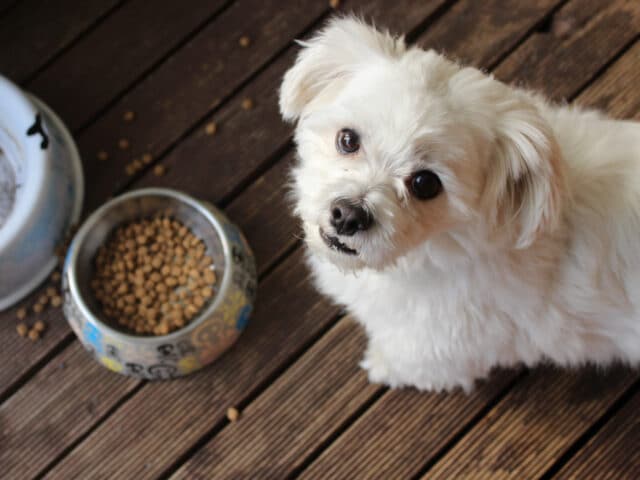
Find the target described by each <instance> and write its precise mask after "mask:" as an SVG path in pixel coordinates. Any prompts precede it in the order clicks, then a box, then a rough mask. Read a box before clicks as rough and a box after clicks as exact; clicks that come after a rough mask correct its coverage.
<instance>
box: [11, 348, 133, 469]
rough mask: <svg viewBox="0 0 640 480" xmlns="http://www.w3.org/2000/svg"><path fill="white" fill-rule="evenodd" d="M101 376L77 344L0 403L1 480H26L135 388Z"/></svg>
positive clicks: (102, 371)
mask: <svg viewBox="0 0 640 480" xmlns="http://www.w3.org/2000/svg"><path fill="white" fill-rule="evenodd" d="M136 384H137V382H136V381H135V380H133V379H126V378H125V377H121V376H117V375H105V369H104V367H102V366H100V365H99V364H98V363H97V362H94V361H92V360H91V359H90V357H89V355H88V354H87V353H86V352H85V351H84V349H82V347H81V346H80V344H79V343H78V342H76V343H74V345H72V346H71V348H68V349H66V350H65V351H64V352H63V353H62V354H60V355H59V356H57V357H56V358H55V359H54V360H53V361H51V362H49V364H47V366H46V367H45V368H43V369H42V370H41V371H40V372H38V375H36V377H35V378H34V379H33V381H31V382H29V384H28V385H26V386H25V387H24V388H22V389H20V390H19V391H18V393H16V394H15V395H14V396H12V397H11V398H10V399H9V400H8V401H6V402H5V403H3V404H2V405H0V419H2V420H1V421H0V445H1V446H2V447H1V448H0V469H1V470H2V476H3V478H32V477H34V476H35V475H37V474H38V473H39V472H40V470H41V469H42V468H43V467H44V466H46V464H47V463H48V462H49V461H51V459H53V458H55V457H56V456H57V455H59V454H60V453H61V452H62V451H63V450H64V449H65V448H66V446H67V445H69V444H70V443H71V442H72V441H73V440H74V439H76V438H77V437H78V436H79V435H81V434H83V433H85V432H86V431H87V429H88V428H89V427H91V425H93V424H94V423H95V422H96V421H98V420H99V419H100V418H101V417H102V416H104V415H105V414H106V413H107V411H108V410H109V409H110V408H111V407H112V406H113V404H114V403H115V400H117V399H118V398H121V397H123V396H124V395H126V394H127V393H129V392H130V391H131V389H132V388H134V387H135V385H136Z"/></svg>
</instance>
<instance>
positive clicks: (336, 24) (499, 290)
mask: <svg viewBox="0 0 640 480" xmlns="http://www.w3.org/2000/svg"><path fill="white" fill-rule="evenodd" d="M301 45H302V47H303V49H302V51H301V52H300V54H299V55H298V58H297V60H296V63H295V65H294V66H293V67H292V68H291V69H290V70H289V71H288V72H287V74H286V76H285V77H284V81H283V83H282V87H281V91H280V109H281V112H282V115H283V117H284V118H285V119H286V120H289V121H295V120H297V121H298V123H297V128H296V132H295V141H296V144H297V147H298V157H299V158H298V162H297V165H296V166H295V167H294V170H293V197H294V200H295V205H296V208H295V212H296V214H297V215H298V216H299V217H300V218H301V219H302V222H303V225H304V230H305V237H306V243H307V246H308V251H309V263H310V265H311V268H312V271H313V274H314V278H315V280H316V283H317V285H318V286H319V288H320V289H321V290H322V291H323V292H324V293H326V294H327V295H329V296H330V297H331V298H333V299H334V300H335V301H336V302H338V303H340V304H344V305H346V306H347V307H348V309H349V310H350V311H351V312H352V313H353V314H354V315H355V317H356V318H357V319H358V321H359V322H360V323H361V324H362V325H363V326H364V328H365V329H366V332H367V334H368V338H369V345H368V348H367V352H366V354H365V358H364V361H363V362H362V366H363V367H364V368H365V369H366V370H367V371H368V373H369V378H370V380H371V381H374V382H383V383H386V384H388V385H390V386H392V387H397V386H403V385H412V386H415V387H418V388H420V389H427V390H432V389H433V390H441V389H451V388H454V387H457V386H461V387H463V388H464V389H466V390H468V389H470V388H472V386H473V383H474V380H475V379H478V378H482V377H485V376H487V374H488V373H489V371H490V369H491V368H492V367H495V366H499V365H500V366H512V365H515V364H517V363H519V362H524V363H525V364H526V365H535V364H536V363H538V362H540V361H543V360H551V361H553V362H556V363H558V364H561V365H571V366H573V365H580V364H583V363H585V362H595V363H597V364H606V363H610V362H611V361H614V360H621V361H624V362H630V363H637V362H638V360H640V126H639V124H636V123H632V122H624V121H615V120H610V119H607V118H605V117H603V116H602V115H600V114H598V113H595V112H586V111H583V110H580V109H579V108H575V107H568V106H561V107H559V106H553V105H550V104H549V103H547V102H546V101H545V100H543V99H542V98H540V97H538V96H536V95H534V94H532V93H530V92H527V91H524V90H520V89H516V88H513V87H509V86H507V85H505V84H503V83H501V82H499V81H497V80H495V79H494V78H492V77H491V76H488V75H486V74H484V73H482V72H480V71H478V70H477V69H474V68H463V67H461V66H459V65H457V64H456V63H454V62H451V61H449V60H447V59H446V58H444V57H442V56H441V55H438V54H437V53H434V52H433V51H424V50H421V49H418V48H410V49H408V48H407V47H406V46H405V43H404V41H403V39H402V38H394V37H392V36H390V35H389V34H388V33H387V32H380V31H377V30H375V29H374V28H371V27H369V26H367V25H366V24H364V23H363V22H361V21H359V20H357V19H354V18H342V19H335V20H333V21H331V22H330V24H329V25H328V26H327V27H326V28H325V29H324V30H323V31H322V32H321V33H319V34H318V35H317V36H315V37H314V38H312V39H311V40H309V41H307V42H301Z"/></svg>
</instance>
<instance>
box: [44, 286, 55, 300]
mask: <svg viewBox="0 0 640 480" xmlns="http://www.w3.org/2000/svg"><path fill="white" fill-rule="evenodd" d="M57 293H58V292H57V290H56V289H55V288H54V287H47V290H46V294H47V297H49V298H51V297H54V296H56V294H57Z"/></svg>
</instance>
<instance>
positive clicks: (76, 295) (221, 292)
mask: <svg viewBox="0 0 640 480" xmlns="http://www.w3.org/2000/svg"><path fill="white" fill-rule="evenodd" d="M146 196H165V197H171V198H173V199H175V200H178V201H180V202H183V203H185V204H187V205H189V206H191V207H193V208H195V209H196V210H197V211H198V212H199V213H201V214H202V215H204V216H205V217H206V218H207V220H208V221H209V222H210V223H211V225H212V226H213V227H214V228H215V230H216V233H217V234H218V238H219V239H220V244H221V245H222V254H223V257H224V261H225V269H224V274H223V276H222V282H221V283H220V288H219V289H218V291H217V293H216V297H215V298H214V300H213V302H211V304H210V305H209V306H208V307H207V308H206V309H205V310H204V311H203V312H200V313H199V314H198V316H197V317H196V318H194V319H193V321H192V322H190V323H189V324H188V325H187V326H185V327H183V328H180V329H178V330H176V331H175V332H171V333H169V334H168V335H154V336H142V335H131V334H128V333H125V332H122V331H120V330H116V329H115V328H113V327H111V326H110V325H109V324H107V323H106V322H104V321H102V320H101V319H100V318H99V317H98V316H97V315H95V314H94V313H93V312H92V311H91V309H90V308H89V307H88V306H87V304H86V303H85V301H84V298H83V297H82V295H81V294H80V290H79V288H78V282H77V278H76V268H75V267H76V262H77V260H78V251H79V250H80V246H81V245H82V242H83V240H84V238H85V237H86V235H87V233H88V232H89V230H90V229H91V228H92V227H93V225H95V224H96V222H97V221H98V220H99V219H100V218H102V216H103V215H104V214H105V213H106V212H107V211H109V210H110V209H111V208H113V207H114V206H116V205H119V204H121V203H124V202H126V201H129V200H131V199H132V198H140V197H146ZM114 227H115V225H114ZM67 255H68V256H67V259H66V261H65V265H66V268H65V275H66V276H67V277H68V282H69V293H70V295H71V297H72V298H71V299H72V301H74V302H75V303H76V306H77V307H78V308H79V310H80V311H81V313H82V315H83V316H84V318H85V320H86V321H88V322H90V323H91V324H93V325H94V326H95V327H96V328H98V329H99V330H102V331H103V332H105V333H107V334H109V335H110V336H112V337H114V338H117V339H119V340H124V341H127V342H130V343H138V344H148V345H153V344H155V343H157V342H158V341H162V342H167V341H170V340H174V339H179V338H181V337H183V336H184V335H185V334H188V333H190V332H191V331H193V330H195V329H196V328H197V327H198V326H199V325H200V324H201V323H202V322H203V321H205V320H207V319H208V318H209V317H211V315H212V314H213V313H214V312H215V311H216V310H217V309H218V306H219V305H220V303H221V302H222V301H223V300H224V298H225V296H226V294H227V292H228V290H229V287H230V285H231V278H232V271H231V270H232V268H233V259H232V258H231V247H230V245H229V241H228V239H227V235H226V233H225V231H224V228H223V226H222V224H221V223H220V222H219V221H218V219H217V218H216V217H215V216H214V215H213V213H211V210H209V207H207V206H206V205H205V204H204V203H203V202H200V201H199V200H197V199H195V198H193V197H191V196H189V195H187V194H184V193H182V192H179V191H177V190H173V189H170V188H143V189H139V190H134V191H132V192H129V193H125V194H123V195H120V196H118V197H116V198H114V199H112V200H110V201H108V202H107V203H105V204H104V205H102V206H101V207H100V208H98V209H97V210H96V211H95V212H93V213H92V214H91V215H90V216H89V218H87V220H85V222H84V223H83V224H82V227H80V229H79V230H78V233H76V235H75V237H74V239H73V242H72V243H71V247H70V248H69V252H68V254H67Z"/></svg>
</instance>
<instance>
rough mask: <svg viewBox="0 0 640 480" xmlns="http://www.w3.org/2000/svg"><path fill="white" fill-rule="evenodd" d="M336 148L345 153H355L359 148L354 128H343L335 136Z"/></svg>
mask: <svg viewBox="0 0 640 480" xmlns="http://www.w3.org/2000/svg"><path fill="white" fill-rule="evenodd" d="M336 148H337V149H338V151H339V152H340V153H342V154H345V155H347V154H349V153H355V152H357V151H358V150H359V149H360V136H359V135H358V134H357V133H356V131H355V130H352V129H350V128H343V129H342V130H340V131H339V132H338V135H337V136H336Z"/></svg>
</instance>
